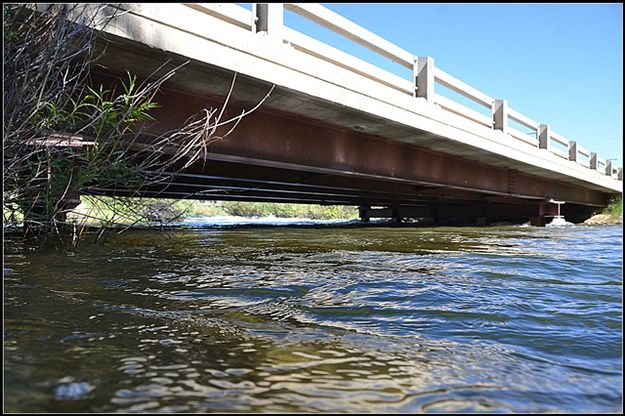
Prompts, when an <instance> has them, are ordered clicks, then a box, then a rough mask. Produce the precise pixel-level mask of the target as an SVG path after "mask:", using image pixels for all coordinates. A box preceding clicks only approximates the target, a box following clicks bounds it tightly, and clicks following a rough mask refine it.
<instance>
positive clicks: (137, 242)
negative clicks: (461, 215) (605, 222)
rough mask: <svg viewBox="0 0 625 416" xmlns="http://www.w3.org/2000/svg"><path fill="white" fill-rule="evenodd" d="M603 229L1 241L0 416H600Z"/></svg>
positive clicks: (608, 306)
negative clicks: (300, 415) (1, 413)
mask: <svg viewBox="0 0 625 416" xmlns="http://www.w3.org/2000/svg"><path fill="white" fill-rule="evenodd" d="M621 247H622V228H620V227H583V226H576V227H564V228H534V227H505V228H411V227H401V228H397V227H336V226H333V227H328V226H326V227H298V228H286V227H260V228H259V227H255V228H249V227H248V228H245V227H243V228H242V227H224V226H222V227H218V228H206V229H201V228H200V229H186V230H176V231H173V232H168V233H165V234H162V233H158V232H150V231H130V232H127V233H125V234H122V235H121V236H119V237H118V238H116V239H115V240H114V241H110V242H106V243H101V244H98V245H95V246H94V245H91V244H83V245H82V246H81V247H79V248H78V249H76V250H73V251H67V250H65V251H63V250H61V251H58V250H56V251H55V250H51V249H50V250H47V249H40V250H31V249H29V248H28V247H25V246H24V245H23V244H22V243H20V242H19V241H18V240H15V239H11V238H8V239H6V240H5V242H4V251H5V268H10V269H12V271H10V273H9V274H7V275H5V277H4V376H5V378H4V401H5V411H8V412H117V411H120V412H133V411H150V412H154V411H160V412H438V411H444V412H489V411H493V412H500V411H504V412H506V411H510V412H559V411H562V412H618V411H621V410H622V379H623V376H622V374H623V372H622V288H623V286H622V248H621Z"/></svg>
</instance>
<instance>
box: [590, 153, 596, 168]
mask: <svg viewBox="0 0 625 416" xmlns="http://www.w3.org/2000/svg"><path fill="white" fill-rule="evenodd" d="M588 164H589V165H590V169H594V170H597V153H595V152H590V156H589V157H588Z"/></svg>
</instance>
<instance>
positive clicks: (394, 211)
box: [391, 206, 401, 224]
mask: <svg viewBox="0 0 625 416" xmlns="http://www.w3.org/2000/svg"><path fill="white" fill-rule="evenodd" d="M391 222H392V223H393V224H401V215H400V213H399V207H397V206H395V207H392V208H391Z"/></svg>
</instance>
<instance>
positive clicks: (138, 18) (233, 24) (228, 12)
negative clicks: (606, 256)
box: [96, 3, 622, 225]
mask: <svg viewBox="0 0 625 416" xmlns="http://www.w3.org/2000/svg"><path fill="white" fill-rule="evenodd" d="M117 7H119V8H120V9H121V10H123V13H118V15H117V17H115V18H114V19H113V20H112V21H111V22H109V23H107V25H106V26H104V27H101V28H99V29H100V30H102V31H103V32H104V33H105V37H106V39H107V40H108V42H107V44H106V50H105V54H104V55H103V56H102V58H101V59H100V64H101V68H104V69H102V70H100V71H99V73H98V74H97V77H100V79H102V80H106V79H108V78H110V77H112V76H119V75H121V74H124V73H125V71H126V70H128V71H130V72H131V73H135V74H138V75H139V77H148V76H149V75H150V74H151V73H152V71H154V69H155V68H157V67H159V66H161V65H162V64H163V63H164V62H166V61H167V60H170V63H169V64H168V65H169V67H174V66H176V65H178V64H179V63H182V62H184V61H187V60H188V61H189V63H188V64H187V65H184V66H183V67H182V68H180V69H179V70H177V72H176V75H175V76H173V77H172V78H171V79H170V80H169V81H168V83H167V84H166V85H165V87H164V89H163V91H162V92H161V93H160V94H159V95H158V96H157V98H156V101H157V102H158V103H159V104H160V105H161V108H160V109H157V110H156V111H155V112H154V113H153V114H154V116H155V118H156V123H155V124H154V125H153V126H152V127H150V128H151V129H152V131H153V132H155V133H158V132H163V131H167V130H168V129H172V128H175V127H176V126H179V125H180V124H181V123H183V122H184V121H185V120H186V119H187V117H189V116H190V115H191V114H193V113H195V112H197V111H198V110H200V109H202V108H204V107H207V106H217V107H218V106H220V105H222V104H223V102H224V99H225V97H226V96H227V95H228V91H229V88H230V86H231V82H232V79H233V76H234V74H236V84H235V87H234V89H233V91H232V94H231V97H230V101H229V105H228V108H227V109H226V111H227V112H228V113H229V114H238V113H240V111H241V110H242V109H249V108H251V107H253V106H254V105H255V104H256V103H258V102H259V101H261V100H262V98H263V97H264V96H265V94H266V93H267V92H268V91H269V90H270V88H271V87H272V86H275V88H274V90H273V91H272V93H271V95H270V97H269V98H268V99H267V100H266V101H264V102H263V104H262V105H261V107H260V108H259V109H257V110H256V111H255V112H253V113H251V114H250V115H248V116H246V117H245V118H244V119H242V121H241V122H240V124H239V125H238V126H237V128H236V129H235V130H234V131H233V132H232V134H231V135H230V136H228V137H227V138H226V139H224V140H221V141H217V142H215V143H213V144H211V146H210V148H209V149H208V150H209V151H208V153H206V155H205V157H204V160H203V162H202V163H199V164H194V165H193V166H190V167H188V168H186V169H185V170H184V171H181V172H178V173H176V174H175V177H174V178H172V183H171V185H169V186H168V187H167V188H166V189H160V188H158V187H154V188H147V189H144V190H143V191H142V195H143V196H159V197H167V198H196V199H209V200H243V201H269V202H299V203H316V204H344V205H356V206H359V207H360V215H361V218H362V219H363V220H365V221H367V220H368V219H369V218H370V217H375V216H386V217H392V218H394V219H395V220H396V221H399V220H400V219H401V218H402V217H420V218H429V219H430V220H431V221H432V222H434V223H439V224H444V223H447V222H448V221H452V220H453V221H455V222H458V221H460V223H467V224H469V223H470V224H473V223H475V224H487V223H492V222H496V221H527V220H531V221H532V223H534V224H537V225H544V223H545V217H549V216H553V215H556V212H557V208H558V207H557V205H556V204H554V203H552V202H551V201H554V200H558V201H564V202H566V204H564V205H562V207H561V209H562V214H563V215H564V216H565V217H566V219H567V220H568V221H572V222H581V221H583V220H584V219H586V218H588V217H589V216H590V215H591V214H592V212H593V211H596V210H597V209H600V208H601V207H604V206H605V205H606V204H607V202H608V201H609V199H610V198H611V197H612V196H615V195H618V194H621V193H622V168H616V167H615V166H612V163H611V161H610V160H606V159H605V158H603V157H601V156H600V155H598V154H597V153H595V152H593V151H591V150H589V149H586V148H585V147H583V146H582V144H581V143H577V142H576V141H573V140H570V139H567V138H565V137H563V136H561V135H559V134H557V133H556V131H555V129H554V128H553V127H552V126H550V125H549V124H548V123H547V122H546V121H542V120H541V121H535V120H532V119H530V118H529V117H527V116H525V115H523V114H522V113H521V112H519V111H518V110H517V109H514V108H512V107H511V106H510V105H509V103H508V102H507V100H505V99H502V98H496V97H491V96H489V95H488V94H486V93H484V92H482V91H479V90H477V89H476V88H474V87H472V86H470V85H468V84H467V83H465V82H463V81H461V80H460V79H459V78H456V76H454V75H451V74H449V73H447V72H445V71H444V70H443V69H441V68H439V67H438V66H436V64H435V59H434V58H432V57H424V56H419V55H414V54H413V53H412V52H410V51H406V50H404V49H402V48H400V47H398V46H397V45H394V44H393V43H391V42H389V41H388V40H385V39H383V38H381V37H380V36H378V35H376V34H375V33H372V32H370V31H369V30H367V29H365V28H363V27H361V26H360V25H358V24H357V23H355V22H353V21H350V20H348V19H346V18H344V17H342V16H340V15H338V14H336V13H334V12H332V11H331V10H329V9H327V8H325V7H323V6H321V5H319V4H298V3H284V4H277V3H274V4H263V3H254V4H253V5H252V8H251V10H249V9H247V8H244V7H241V6H238V5H236V4H225V3H223V4H222V3H189V4H124V5H121V6H117ZM113 8H114V7H113V6H109V7H108V8H106V9H104V11H103V12H102V13H105V14H106V13H109V14H110V13H112V9H113ZM285 13H295V14H297V15H299V16H300V17H303V18H305V19H307V20H309V21H311V22H314V23H315V24H318V25H320V26H322V27H325V28H326V29H329V30H330V31H333V32H335V33H336V34H338V35H341V36H344V37H346V38H347V39H349V40H350V41H352V42H354V43H355V44H359V45H361V46H364V47H365V48H367V49H369V50H371V51H373V52H375V53H377V54H380V55H381V56H383V57H386V58H388V59H391V60H392V61H394V62H396V63H398V64H399V65H401V66H402V67H404V68H405V70H406V72H407V74H408V76H407V77H405V78H404V77H400V76H398V75H396V74H394V73H391V72H389V71H387V70H385V69H383V68H380V67H378V66H375V65H373V64H371V63H369V62H366V61H364V60H362V59H360V58H358V57H355V56H352V55H350V54H348V53H346V52H344V51H341V50H339V49H337V48H335V47H333V46H331V45H328V44H325V43H322V42H320V41H319V40H317V39H315V38H313V37H310V36H308V35H305V34H303V33H301V32H299V31H297V30H295V29H293V28H291V27H289V26H287V25H285V19H284V15H285ZM441 87H442V88H441ZM443 89H448V90H451V91H453V92H455V93H456V94H458V95H459V96H462V97H464V98H465V99H466V100H465V101H464V102H461V101H458V100H454V99H450V98H447V97H445V96H444V95H443V94H441V93H440V91H441V90H443ZM467 102H470V103H472V104H471V105H467V104H466V103H467ZM96 193H101V194H105V195H106V194H112V193H115V194H116V195H124V190H120V189H115V190H113V189H107V188H101V189H98V190H96ZM376 207H377V208H376Z"/></svg>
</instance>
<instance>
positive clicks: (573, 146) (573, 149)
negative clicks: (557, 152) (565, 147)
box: [569, 140, 577, 162]
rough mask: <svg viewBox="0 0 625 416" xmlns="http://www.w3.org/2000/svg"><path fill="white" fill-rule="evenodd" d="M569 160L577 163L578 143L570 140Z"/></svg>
mask: <svg viewBox="0 0 625 416" xmlns="http://www.w3.org/2000/svg"><path fill="white" fill-rule="evenodd" d="M569 160H572V161H573V162H576V161H577V142H575V141H573V140H569Z"/></svg>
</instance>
